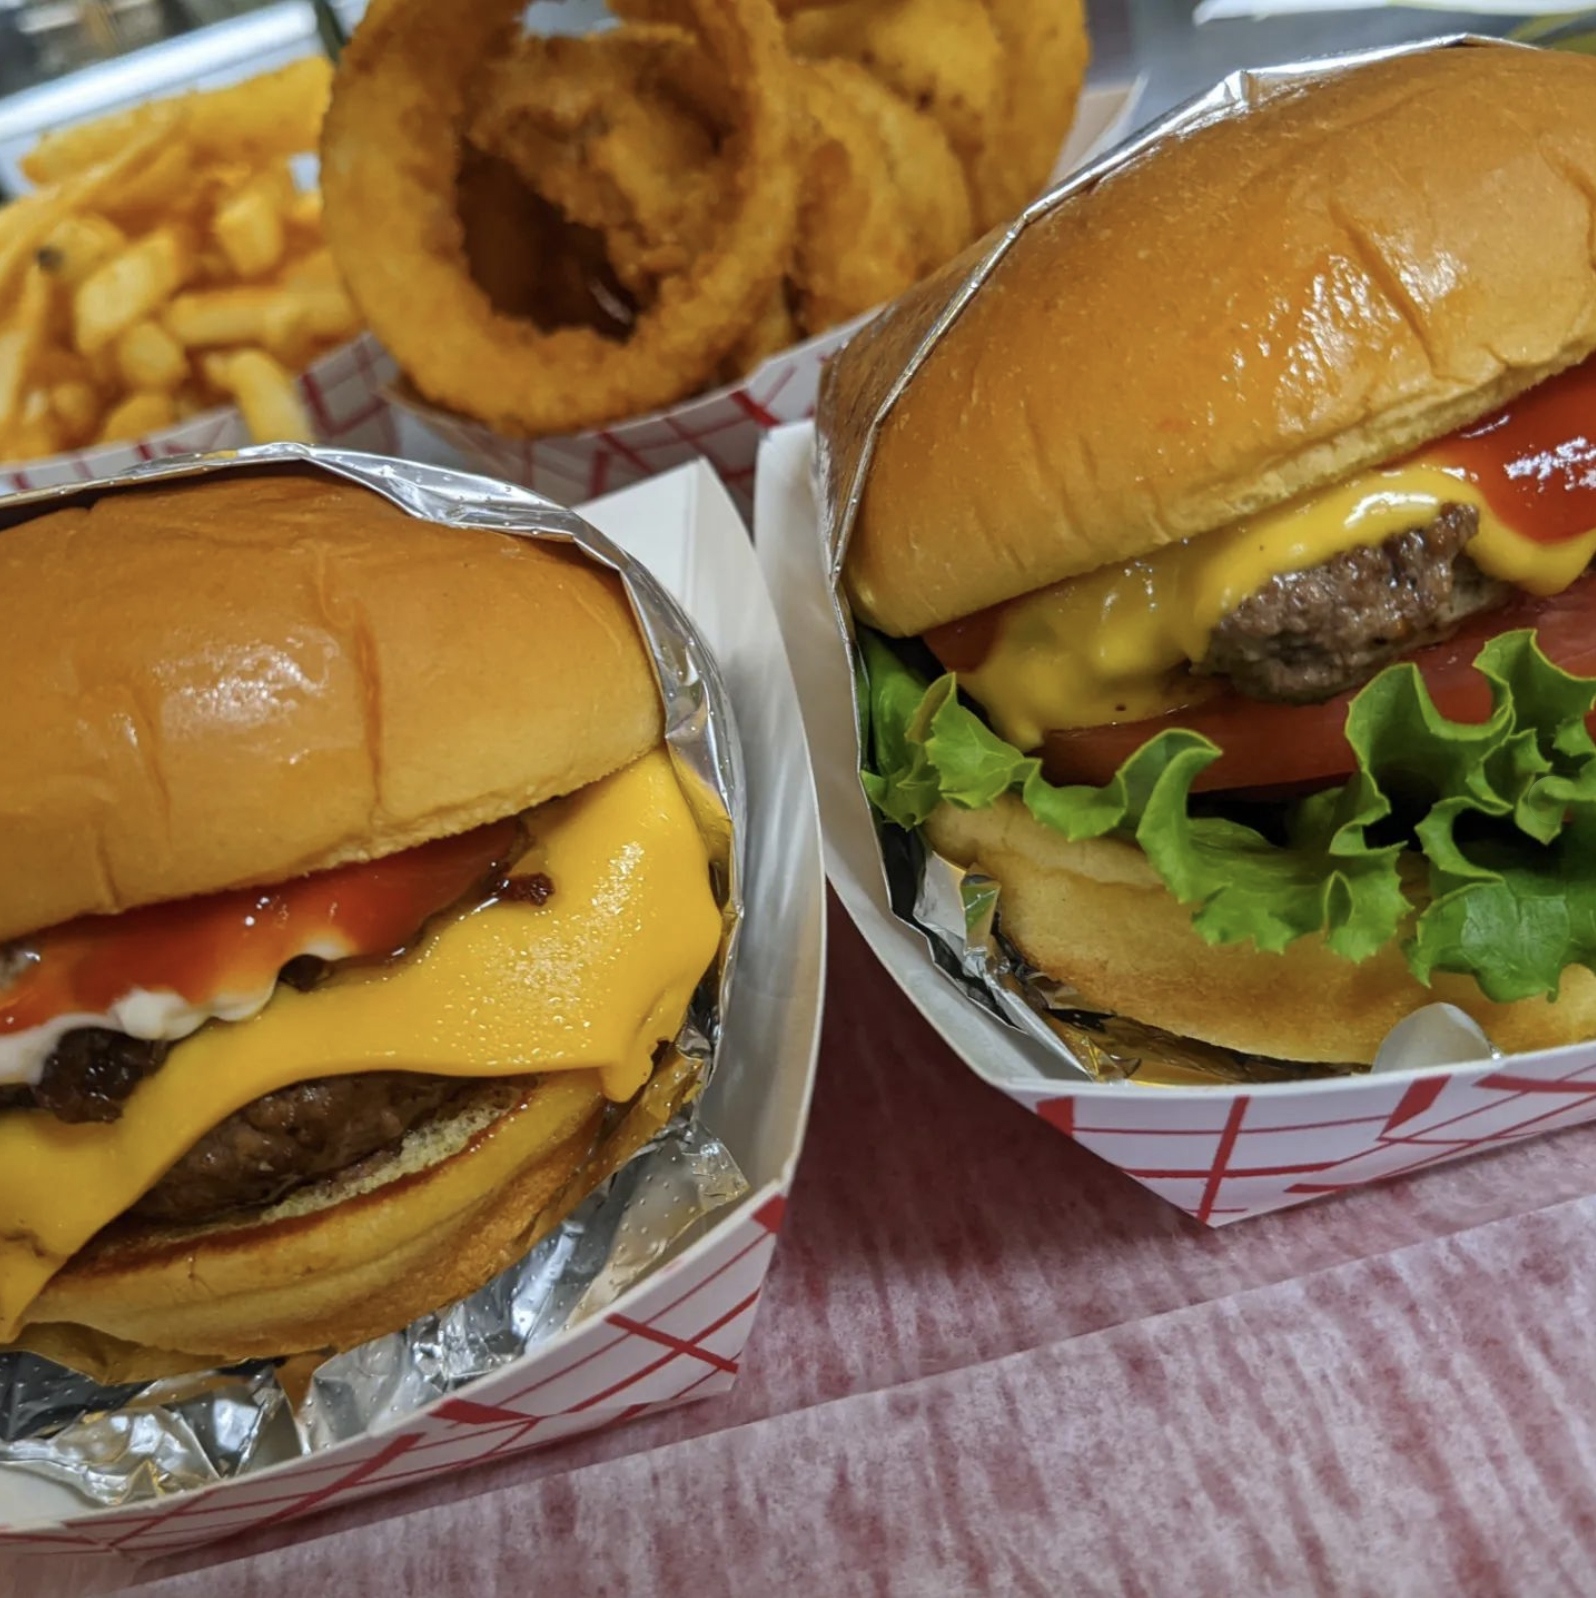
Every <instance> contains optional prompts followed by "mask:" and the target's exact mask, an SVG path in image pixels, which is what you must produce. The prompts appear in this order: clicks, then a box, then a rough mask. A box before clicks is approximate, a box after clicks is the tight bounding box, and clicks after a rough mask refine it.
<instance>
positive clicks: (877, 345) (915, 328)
mask: <svg viewBox="0 0 1596 1598" xmlns="http://www.w3.org/2000/svg"><path fill="white" fill-rule="evenodd" d="M1516 48H1522V46H1517V45H1511V44H1504V43H1503V41H1501V40H1499V39H1490V38H1484V37H1479V36H1476V35H1473V34H1457V35H1453V36H1450V37H1446V38H1441V39H1433V40H1427V41H1424V42H1421V43H1417V44H1406V45H1398V46H1394V47H1391V48H1386V49H1380V50H1366V51H1358V52H1354V53H1352V54H1348V55H1338V56H1325V57H1321V58H1319V59H1316V60H1312V61H1303V62H1294V63H1291V64H1289V65H1284V66H1277V67H1265V68H1256V69H1250V70H1246V71H1240V72H1233V73H1232V74H1231V75H1230V76H1229V77H1227V78H1225V79H1223V80H1222V81H1220V82H1219V83H1217V84H1215V85H1214V87H1213V88H1212V89H1210V90H1208V92H1207V93H1206V94H1202V95H1199V96H1197V97H1196V98H1195V99H1192V100H1189V101H1187V102H1186V103H1185V104H1184V105H1181V106H1178V107H1176V109H1175V110H1173V111H1171V112H1169V113H1168V114H1167V115H1165V116H1163V117H1161V118H1160V119H1159V120H1158V121H1156V122H1153V123H1150V124H1149V125H1148V126H1147V127H1146V128H1144V129H1142V130H1141V132H1139V133H1137V134H1136V135H1135V136H1134V137H1133V138H1131V139H1130V140H1128V141H1127V142H1126V143H1124V144H1122V145H1120V146H1119V147H1118V148H1117V149H1115V150H1112V151H1110V152H1109V153H1108V154H1107V155H1105V156H1103V157H1102V158H1101V159H1100V160H1098V161H1095V162H1093V163H1092V164H1091V165H1090V166H1087V167H1084V168H1082V169H1081V170H1080V171H1079V172H1077V173H1076V174H1075V175H1074V176H1072V177H1070V178H1069V179H1067V180H1066V181H1065V182H1063V183H1061V184H1059V185H1058V187H1056V188H1054V189H1051V190H1050V191H1049V192H1048V193H1046V194H1044V195H1042V196H1041V197H1040V198H1039V199H1037V200H1035V201H1033V202H1032V203H1031V205H1030V206H1029V207H1027V209H1026V210H1024V211H1023V212H1021V214H1020V215H1019V216H1018V217H1016V218H1015V219H1014V221H1013V222H1012V223H1010V224H1009V226H1008V227H1007V228H1005V229H1003V230H1001V231H995V232H993V233H990V234H988V235H987V236H986V237H985V238H984V239H982V240H980V241H979V242H978V243H977V244H975V245H973V246H972V247H971V248H970V249H969V250H967V251H966V252H965V254H964V255H963V256H961V257H960V258H959V259H958V260H957V261H954V262H952V263H951V264H950V265H949V266H947V267H945V268H943V270H942V271H941V272H939V273H937V274H936V275H935V276H934V277H931V278H928V279H927V280H926V281H925V282H924V283H921V284H919V285H918V286H917V287H916V288H914V289H911V290H910V291H909V292H908V294H906V295H905V296H904V297H903V298H902V299H901V300H899V301H898V302H897V304H896V305H895V306H894V307H893V309H892V311H891V313H890V314H888V315H886V316H883V317H881V318H879V319H878V320H876V321H875V322H873V323H871V324H870V325H869V326H868V327H866V328H865V330H864V331H863V332H862V333H861V334H859V336H858V337H857V338H855V339H854V340H853V342H852V343H851V344H850V345H849V346H848V350H847V354H846V357H845V359H846V364H847V366H848V369H849V374H850V379H851V383H850V391H849V392H848V393H847V394H846V395H844V394H841V393H839V392H838V390H837V388H836V385H835V384H834V383H832V382H823V383H822V386H821V396H820V406H819V410H818V412H817V414H816V449H815V474H816V494H815V498H816V502H817V503H818V504H819V506H820V515H821V533H822V536H823V538H824V540H825V548H826V551H827V557H828V562H829V572H830V580H831V593H832V603H833V606H834V608H835V610H836V613H837V621H838V625H839V626H840V627H841V629H842V632H843V635H844V637H845V638H846V639H847V644H848V650H849V659H850V662H851V664H852V667H853V672H854V677H855V680H856V681H862V680H863V674H864V669H863V665H862V663H861V661H860V658H859V652H858V647H857V640H856V639H855V636H854V629H853V618H852V615H851V613H850V611H849V607H848V603H847V600H846V598H845V597H844V595H843V591H842V567H843V560H844V557H845V556H846V554H847V549H848V540H849V536H850V534H851V533H852V530H853V525H854V521H855V519H856V517H857V515H858V511H859V505H860V501H861V500H862V498H863V495H864V486H865V480H866V477H867V474H868V472H869V468H870V461H871V457H872V455H873V454H874V452H875V443H876V438H877V435H878V434H879V432H880V430H881V427H882V425H883V424H884V423H885V421H886V419H887V417H888V415H889V414H890V412H891V411H892V408H893V406H894V405H896V404H897V402H898V399H899V397H900V396H901V395H902V394H903V392H904V390H905V389H906V388H907V387H908V385H909V383H910V381H911V380H912V379H913V377H914V375H915V374H916V372H918V371H919V369H920V367H921V366H922V365H923V364H924V362H925V360H926V358H927V357H928V356H929V355H930V353H931V351H932V350H933V349H934V348H935V347H936V345H937V342H938V341H939V340H940V339H941V338H942V336H943V334H944V333H946V332H947V331H948V329H949V328H950V327H952V326H953V324H954V323H955V322H956V321H957V320H958V318H959V315H960V314H961V312H962V311H963V310H964V308H965V306H967V305H968V304H969V303H970V301H971V300H972V299H973V298H974V297H975V296H976V295H977V294H978V293H979V292H980V291H981V288H982V285H983V284H985V282H986V281H987V279H988V278H989V277H991V276H992V274H993V272H994V271H996V269H997V267H998V265H999V264H1000V263H1001V262H1002V260H1003V259H1004V257H1005V256H1006V255H1007V254H1008V253H1009V251H1010V250H1011V249H1013V248H1014V246H1015V244H1016V243H1017V242H1018V241H1019V239H1020V238H1021V237H1022V236H1023V235H1024V233H1025V232H1026V230H1027V229H1028V228H1030V227H1031V226H1033V225H1034V224H1035V223H1036V222H1038V221H1040V220H1041V219H1042V218H1043V217H1046V216H1049V215H1050V214H1051V213H1052V212H1053V211H1055V210H1057V209H1058V208H1059V207H1060V206H1062V205H1065V204H1067V203H1068V202H1069V201H1070V200H1071V199H1072V198H1073V197H1074V196H1076V195H1079V194H1083V193H1085V192H1086V191H1088V190H1089V189H1091V188H1093V187H1094V186H1095V185H1096V184H1098V183H1099V182H1101V181H1102V180H1103V179H1104V178H1105V177H1107V176H1109V175H1110V174H1111V173H1114V172H1117V171H1118V170H1119V169H1120V168H1121V167H1124V166H1126V165H1128V164H1130V163H1131V162H1133V161H1135V160H1136V159H1138V157H1140V156H1142V155H1143V154H1145V153H1146V152H1147V151H1148V150H1149V149H1151V148H1152V147H1153V146H1154V145H1156V144H1159V143H1161V142H1162V141H1164V140H1166V139H1168V138H1171V137H1173V136H1177V135H1181V134H1186V133H1190V132H1192V131H1193V130H1195V129H1197V128H1199V127H1204V126H1206V125H1208V124H1210V123H1214V122H1221V121H1228V120H1231V119H1234V118H1241V117H1246V116H1247V115H1248V114H1249V113H1251V112H1252V111H1253V110H1255V109H1256V108H1257V107H1259V106H1261V105H1263V104H1265V103H1266V102H1268V101H1269V100H1270V99H1272V98H1273V97H1275V96H1276V95H1278V94H1279V93H1281V92H1282V91H1283V90H1290V89H1295V88H1297V87H1299V86H1301V85H1302V84H1304V83H1307V82H1311V81H1312V80H1313V79H1314V78H1317V77H1322V76H1324V75H1326V74H1329V73H1333V72H1338V71H1341V70H1344V69H1345V68H1347V67H1353V66H1359V65H1362V64H1364V63H1367V62H1371V61H1380V60H1386V59H1389V58H1391V57H1394V56H1403V55H1415V54H1418V53H1420V52H1423V51H1429V50H1449V49H1516ZM835 370H836V367H835V366H834V367H833V368H832V371H833V372H835ZM854 722H855V726H854V730H855V735H856V741H857V744H858V747H859V751H860V759H861V761H862V760H863V759H864V758H865V750H864V742H863V728H862V727H861V725H860V723H859V717H858V709H857V701H856V705H855V717H854ZM878 836H879V837H880V839H881V845H882V853H881V860H882V870H883V872H884V875H885V877H886V883H887V892H888V898H889V902H890V903H891V905H892V908H893V911H894V913H895V914H896V915H897V916H898V917H899V918H900V919H901V920H904V921H906V922H908V923H909V924H910V925H911V926H913V927H915V928H917V929H918V930H919V931H920V932H921V933H922V934H923V935H924V936H925V939H926V941H927V944H928V945H929V948H930V951H931V957H932V959H933V960H934V961H935V962H936V964H937V966H938V967H939V968H940V969H941V971H942V972H943V973H944V974H945V975H946V976H947V977H948V979H949V980H950V981H952V982H953V983H955V984H956V985H957V986H958V987H959V988H960V989H961V990H962V991H963V992H964V993H965V994H966V995H967V996H968V997H969V998H970V999H971V1000H972V1001H973V1002H974V1003H976V1004H978V1005H980V1006H981V1007H982V1008H983V1009H985V1010H986V1011H988V1013H990V1014H991V1015H993V1016H995V1017H996V1018H997V1019H998V1020H1000V1021H1003V1022H1005V1023H1007V1024H1008V1025H1011V1026H1014V1027H1016V1028H1017V1029H1019V1030H1020V1031H1022V1032H1025V1033H1027V1034H1028V1035H1029V1036H1031V1037H1034V1038H1037V1039H1038V1040H1040V1041H1041V1042H1042V1043H1043V1044H1045V1045H1046V1046H1047V1047H1048V1048H1049V1050H1050V1052H1051V1054H1052V1057H1053V1059H1054V1060H1056V1062H1057V1064H1058V1070H1059V1075H1060V1077H1061V1078H1065V1079H1075V1080H1081V1079H1085V1080H1090V1081H1099V1082H1121V1081H1134V1082H1137V1083H1141V1084H1146V1085H1148V1086H1192V1085H1203V1084H1209V1085H1211V1084H1219V1083H1238V1082H1246V1083H1255V1082H1274V1081H1283V1080H1297V1079H1302V1078H1306V1077H1315V1076H1327V1075H1330V1076H1333V1075H1343V1074H1346V1073H1348V1072H1352V1071H1361V1070H1365V1069H1367V1067H1364V1066H1360V1065H1352V1064H1348V1065H1342V1066H1337V1065H1302V1064H1299V1063H1296V1062H1286V1061H1280V1060H1272V1059H1265V1058H1261V1057H1258V1056H1253V1055H1246V1054H1240V1053H1237V1052H1235V1051H1233V1050H1230V1049H1222V1048H1217V1047H1215V1046H1213V1045H1211V1044H1207V1043H1201V1042H1198V1041H1196V1040H1195V1039H1191V1038H1179V1037H1174V1036H1172V1035H1171V1034H1169V1033H1165V1032H1161V1031H1159V1030H1158V1029H1157V1028H1155V1027H1149V1026H1144V1025H1142V1024H1141V1023H1139V1022H1136V1021H1132V1020H1131V1019H1129V1018H1128V1017H1126V1016H1120V1015H1114V1014H1109V1013H1105V1012H1103V1011H1101V1010H1096V1009H1093V1008H1091V1007H1090V1006H1088V1005H1087V1004H1086V1002H1085V1001H1084V1000H1083V999H1082V998H1081V996H1080V995H1079V994H1077V993H1074V992H1073V991H1071V990H1070V989H1068V988H1067V987H1065V986H1064V985H1063V984H1061V983H1059V982H1056V981H1054V980H1053V979H1052V978H1050V977H1047V976H1045V975H1044V974H1043V973H1041V972H1038V971H1036V970H1034V969H1033V968H1032V967H1030V966H1029V965H1027V964H1026V962H1025V960H1024V959H1023V958H1022V957H1021V956H1020V955H1019V954H1018V952H1017V951H1016V950H1015V949H1014V948H1013V947H1012V946H1011V945H1009V944H1008V943H1007V942H1006V941H1005V940H1004V938H1003V936H1002V916H1001V905H1000V904H999V889H998V885H997V883H995V882H993V881H992V880H991V879H990V878H988V877H983V876H981V875H979V874H978V873H974V872H966V871H964V870H963V869H962V868H960V867H959V866H957V865H955V864H953V863H952V862H951V861H948V860H944V859H943V858H942V857H941V856H939V855H937V854H935V853H934V852H933V851H932V850H931V849H930V848H929V847H928V846H927V845H926V844H925V843H924V842H923V840H922V839H920V838H919V837H913V838H908V837H906V836H905V835H904V834H903V833H902V832H901V831H900V830H899V829H897V828H895V827H891V826H880V827H879V828H878Z"/></svg>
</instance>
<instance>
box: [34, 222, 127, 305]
mask: <svg viewBox="0 0 1596 1598" xmlns="http://www.w3.org/2000/svg"><path fill="white" fill-rule="evenodd" d="M126 248H127V234H125V233H124V232H123V231H122V230H121V228H119V227H118V226H117V225H116V223H115V222H112V221H110V220H109V219H108V218H106V217H103V216H96V215H94V214H93V213H92V212H90V213H86V214H84V215H82V216H68V217H63V218H62V219H61V221H59V222H58V223H57V224H56V225H55V226H54V227H53V228H51V229H50V231H49V233H48V234H46V235H45V239H44V242H43V243H42V244H40V246H39V252H38V262H39V265H40V266H42V267H43V268H44V270H45V271H46V272H48V273H49V274H50V276H51V277H52V278H53V279H54V280H55V281H56V282H57V283H59V284H60V285H61V286H62V288H68V289H73V288H76V287H77V286H78V284H79V283H81V282H82V281H83V280H84V278H86V277H87V276H88V275H89V273H90V272H92V271H93V270H94V269H95V267H97V266H98V265H99V264H100V263H101V262H102V261H105V260H107V259H109V258H110V257H111V256H113V255H115V254H116V252H117V251H118V250H122V249H126Z"/></svg>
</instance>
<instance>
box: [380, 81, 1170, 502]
mask: <svg viewBox="0 0 1596 1598" xmlns="http://www.w3.org/2000/svg"><path fill="white" fill-rule="evenodd" d="M1142 85H1143V80H1142V79H1140V78H1138V79H1136V80H1135V81H1133V82H1130V83H1117V84H1101V85H1092V86H1088V87H1087V88H1086V89H1085V91H1084V92H1083V93H1082V95H1081V99H1080V105H1079V108H1078V109H1077V111H1076V116H1075V125H1074V126H1073V127H1072V128H1071V130H1070V136H1069V138H1068V140H1067V141H1066V142H1065V145H1064V149H1063V151H1062V152H1061V153H1060V155H1059V159H1058V164H1057V166H1056V167H1055V169H1054V175H1053V177H1052V178H1050V179H1049V182H1050V183H1051V182H1056V181H1057V179H1058V178H1059V177H1062V176H1063V175H1064V174H1065V173H1067V172H1072V171H1074V170H1075V168H1076V167H1078V166H1080V165H1082V164H1083V163H1084V162H1086V161H1087V160H1089V159H1090V158H1091V157H1093V156H1095V155H1096V154H1098V153H1099V152H1100V151H1102V150H1104V149H1106V148H1108V146H1109V145H1111V144H1113V143H1115V142H1117V140H1118V139H1119V138H1120V136H1121V135H1122V134H1123V133H1124V131H1125V130H1126V129H1127V128H1128V127H1129V125H1130V120H1131V118H1132V116H1133V115H1134V114H1135V110H1136V106H1137V104H1138V102H1139V101H1140V99H1141V93H1142ZM867 320H868V317H859V318H857V319H856V320H854V321H852V322H849V323H846V324H845V325H843V326H842V327H834V328H831V329H830V330H828V331H827V332H825V333H820V334H817V335H816V336H815V337H814V338H811V339H808V340H806V341H805V342H804V343H802V344H795V345H794V346H793V347H792V348H791V349H788V350H783V351H782V352H781V353H780V354H779V355H774V356H772V357H771V358H770V359H769V360H768V361H766V362H765V363H764V364H763V365H762V366H760V367H759V368H758V369H757V370H756V371H754V372H753V373H752V374H750V375H749V376H748V377H745V378H743V379H742V380H741V381H740V382H738V383H734V384H730V385H727V386H726V387H723V388H717V389H714V390H712V391H710V392H709V393H707V394H700V395H697V396H695V397H694V398H692V399H687V400H683V401H681V403H680V404H677V405H672V406H669V407H668V408H666V409H665V410H661V411H654V412H651V413H650V414H648V415H647V416H636V417H631V418H629V419H628V420H626V421H624V422H616V423H614V424H613V425H611V426H609V427H602V428H592V429H590V430H588V431H586V432H581V433H565V434H559V435H554V436H551V437H547V438H536V439H529V438H508V437H506V436H505V435H503V434H501V433H496V432H494V431H493V429H492V428H490V427H487V426H484V425H483V424H482V423H481V422H477V421H473V420H471V419H470V418H469V417H464V416H457V415H455V414H454V413H452V412H450V411H445V410H440V409H438V408H437V407H435V406H432V405H428V404H427V403H426V402H425V401H424V400H422V399H421V398H419V397H418V396H417V395H416V394H414V393H413V392H411V391H410V390H409V389H408V388H407V387H406V386H405V385H404V384H402V383H399V384H396V385H394V386H393V388H392V389H391V391H390V397H391V399H392V400H393V403H394V404H395V406H397V407H398V408H399V409H400V410H403V411H405V412H407V413H408V414H409V415H411V416H413V417H414V418H415V419H416V420H417V421H418V422H419V423H420V424H421V425H422V426H423V427H425V428H426V429H427V430H428V431H429V432H431V433H433V434H435V435H436V436H437V437H438V438H440V439H442V440H443V441H444V442H445V443H446V444H448V445H450V446H451V447H452V448H454V449H456V450H458V451H459V452H460V454H462V455H464V456H465V457H466V459H467V460H469V461H471V462H473V463H474V464H475V465H477V466H478V467H480V468H481V469H482V470H483V471H485V472H487V473H489V474H490V475H491V476H494V477H499V478H502V479H504V480H505V481H506V482H510V483H520V484H521V485H522V486H523V487H525V488H530V489H534V490H535V491H536V492H537V493H539V494H543V495H545V496H546V497H547V498H549V499H555V500H558V501H559V502H560V503H561V504H563V505H575V504H578V503H580V502H581V501H582V500H587V499H592V498H594V497H596V496H597V495H599V494H604V493H608V492H610V491H611V490H613V489H616V488H620V487H622V486H623V485H624V484H627V483H635V482H638V481H639V480H641V479H642V478H645V477H651V476H653V475H654V474H655V473H656V472H663V471H668V470H670V469H671V468H672V467H674V466H679V465H681V464H682V463H683V462H685V461H690V460H696V459H703V460H706V461H708V462H709V464H710V465H711V466H713V467H714V468H715V471H716V472H717V473H718V474H719V476H720V479H721V481H722V482H723V483H725V484H726V486H727V488H728V489H729V490H730V491H731V495H732V498H733V499H734V500H736V502H737V505H738V507H739V508H740V509H741V510H742V512H743V513H744V515H747V514H749V513H750V512H751V511H752V508H753V487H754V464H755V460H756V458H757V456H758V454H759V444H760V440H761V439H763V438H764V437H765V435H766V434H767V433H769V432H770V431H771V430H772V429H773V428H776V427H780V426H782V425H783V424H784V423H787V422H796V421H802V420H805V419H807V418H808V417H810V416H812V415H813V414H814V409H815V396H816V394H817V393H818V392H819V389H820V373H821V370H822V369H823V368H824V366H825V364H826V361H827V359H828V357H830V356H831V355H832V354H833V353H834V352H835V351H836V350H838V349H840V348H841V347H842V345H843V344H844V343H846V342H847V340H848V337H849V335H850V334H852V333H853V332H855V331H856V330H857V329H858V328H859V327H861V326H863V324H864V323H865V322H866V321H867Z"/></svg>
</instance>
